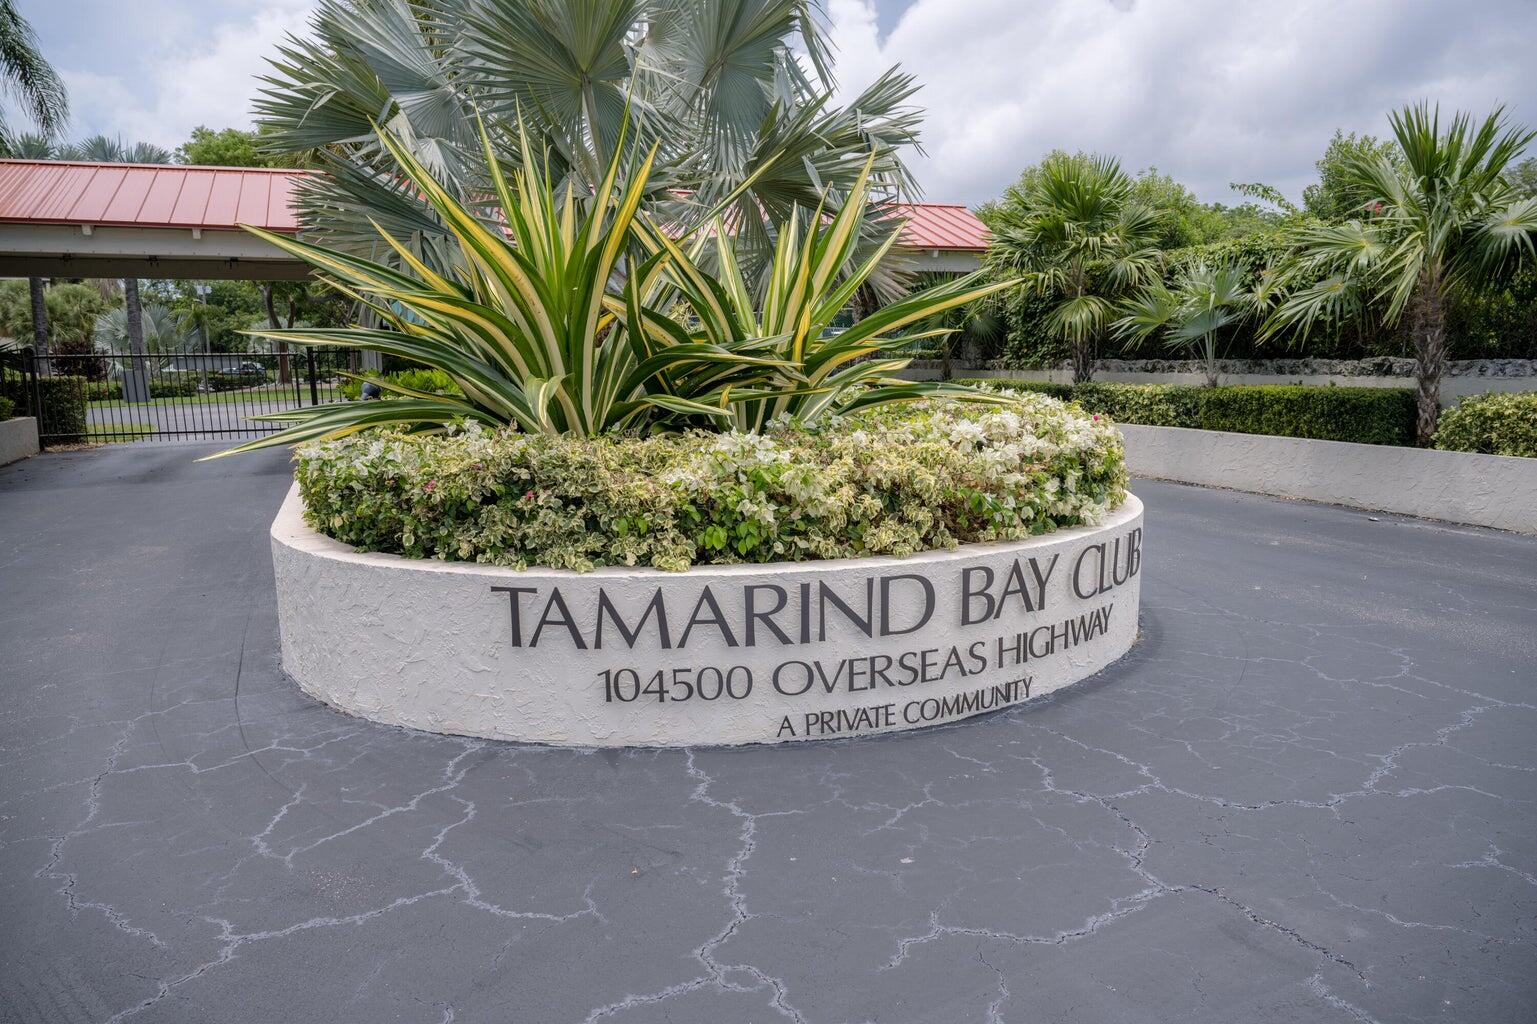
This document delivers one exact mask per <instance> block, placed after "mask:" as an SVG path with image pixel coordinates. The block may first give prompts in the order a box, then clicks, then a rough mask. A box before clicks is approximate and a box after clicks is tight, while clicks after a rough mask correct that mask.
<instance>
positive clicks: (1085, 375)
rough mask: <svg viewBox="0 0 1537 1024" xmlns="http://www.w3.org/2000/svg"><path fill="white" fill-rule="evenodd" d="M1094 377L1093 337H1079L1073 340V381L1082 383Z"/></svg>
mask: <svg viewBox="0 0 1537 1024" xmlns="http://www.w3.org/2000/svg"><path fill="white" fill-rule="evenodd" d="M1093 379H1094V339H1093V338H1081V339H1078V340H1076V341H1074V342H1073V383H1074V384H1083V383H1085V382H1086V381H1090V380H1093Z"/></svg>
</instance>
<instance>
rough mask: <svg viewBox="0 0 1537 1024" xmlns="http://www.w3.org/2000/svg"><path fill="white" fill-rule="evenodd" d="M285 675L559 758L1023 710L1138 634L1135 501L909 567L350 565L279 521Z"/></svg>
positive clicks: (352, 707) (388, 713) (379, 712)
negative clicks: (546, 748) (545, 747)
mask: <svg viewBox="0 0 1537 1024" xmlns="http://www.w3.org/2000/svg"><path fill="white" fill-rule="evenodd" d="M272 555H273V568H274V570H275V573H276V577H277V597H278V616H279V623H280V626H281V630H282V645H283V667H284V669H285V670H286V671H287V672H288V674H289V675H291V676H292V677H293V678H294V679H295V680H296V681H297V682H298V683H299V685H300V686H301V687H303V688H304V690H305V691H306V692H308V693H310V694H311V695H313V696H315V697H318V698H319V699H320V700H323V701H325V702H326V703H328V704H331V705H332V706H334V707H337V708H340V709H341V710H343V711H347V712H350V713H352V714H355V715H359V716H361V717H363V718H368V719H372V720H373V721H376V722H386V723H390V724H393V725H405V726H410V727H412V728H416V729H425V730H428V731H431V732H441V733H455V734H460V735H466V736H483V737H489V738H494V739H506V740H526V741H531V742H536V743H550V744H557V745H563V746H582V747H613V746H687V745H694V744H706V745H732V744H744V743H775V742H783V741H790V740H806V739H827V738H833V737H844V736H850V735H858V734H864V733H873V732H891V731H896V730H902V729H913V728H920V727H923V726H927V725H936V724H939V723H941V722H950V721H954V720H956V719H959V718H965V717H968V716H970V715H974V714H979V713H981V712H984V711H992V710H996V709H998V708H1001V707H1006V706H1009V705H1012V704H1018V703H1020V702H1022V701H1025V700H1028V699H1030V698H1032V697H1039V696H1042V695H1044V694H1047V693H1051V692H1052V691H1054V690H1057V689H1060V688H1061V687H1063V686H1066V685H1068V684H1069V683H1073V682H1077V681H1078V680H1080V679H1083V678H1085V677H1086V676H1089V675H1092V674H1094V673H1095V672H1097V671H1099V670H1100V669H1102V668H1104V667H1105V666H1106V665H1108V664H1110V663H1111V662H1113V661H1115V660H1116V659H1117V658H1119V657H1120V656H1121V655H1122V654H1124V653H1125V652H1126V650H1127V648H1129V647H1130V646H1131V644H1132V641H1133V640H1135V639H1136V635H1137V610H1138V600H1139V595H1140V590H1141V574H1140V569H1141V562H1142V503H1141V502H1140V501H1138V500H1137V499H1136V498H1135V497H1133V496H1130V495H1128V496H1127V499H1126V502H1125V504H1123V505H1122V506H1121V507H1120V508H1119V509H1117V510H1116V511H1115V512H1113V513H1111V514H1110V515H1109V516H1107V517H1106V518H1105V521H1104V522H1103V523H1102V524H1100V525H1099V526H1095V527H1085V528H1079V529H1072V530H1061V531H1058V532H1056V533H1052V534H1048V535H1045V536H1042V537H1035V538H1031V539H1030V540H1026V541H1020V542H1015V543H1009V544H987V545H968V546H965V547H961V548H958V549H956V550H954V551H933V552H925V553H923V554H920V555H915V556H913V557H910V558H859V559H839V560H833V561H821V562H781V563H776V564H770V565H730V566H702V567H699V568H696V569H691V570H689V571H688V572H682V573H674V572H662V571H659V570H655V569H615V568H609V569H600V570H598V571H596V572H590V573H575V572H569V571H564V570H555V569H529V570H525V571H522V572H519V571H517V570H514V569H505V568H498V567H494V566H485V565H475V564H471V563H464V562H439V561H429V560H421V559H408V558H401V557H399V556H396V555H383V554H362V553H359V552H357V551H354V550H353V549H352V548H350V547H348V546H347V545H345V544H341V543H339V542H337V541H334V540H331V539H330V538H328V537H324V536H322V535H320V534H319V533H317V532H315V531H314V530H312V529H310V528H309V527H308V526H307V525H305V523H304V521H303V517H302V507H301V503H300V498H299V494H298V489H297V487H296V488H295V489H294V490H292V491H290V492H289V495H288V499H287V500H286V501H285V502H284V503H283V507H282V508H281V509H280V510H279V512H278V516H277V519H276V520H275V521H274V522H273V524H272Z"/></svg>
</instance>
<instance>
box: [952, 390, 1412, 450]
mask: <svg viewBox="0 0 1537 1024" xmlns="http://www.w3.org/2000/svg"><path fill="white" fill-rule="evenodd" d="M967 383H973V384H994V385H997V386H999V387H1005V388H1010V389H1012V390H1018V391H1034V392H1039V393H1042V394H1048V395H1051V396H1052V397H1053V398H1062V399H1070V400H1072V401H1075V402H1077V403H1078V404H1079V405H1080V406H1082V408H1083V409H1084V411H1085V412H1090V413H1098V414H1100V415H1102V416H1109V417H1110V418H1111V419H1113V420H1118V421H1120V422H1122V423H1140V424H1144V425H1147V426H1153V427H1194V428H1197V429H1200V430H1227V431H1231V432H1233V433H1236V434H1269V435H1272V436H1275V437H1307V438H1313V439H1316V440H1320V441H1354V442H1356V443H1358V444H1386V445H1401V446H1412V445H1413V444H1414V415H1415V396H1414V392H1413V391H1410V390H1408V389H1407V388H1348V387H1346V388H1342V387H1308V386H1304V385H1299V384H1244V385H1232V386H1226V387H1215V388H1213V387H1203V386H1200V385H1192V384H1113V383H1101V382H1095V381H1090V382H1088V383H1085V384H1076V385H1074V384H1049V383H1043V382H1038V381H1023V380H1004V379H999V380H972V381H968V382H967Z"/></svg>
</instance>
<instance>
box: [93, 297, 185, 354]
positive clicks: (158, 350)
mask: <svg viewBox="0 0 1537 1024" xmlns="http://www.w3.org/2000/svg"><path fill="white" fill-rule="evenodd" d="M139 314H140V315H139V327H140V340H141V341H143V343H144V348H143V349H142V352H143V353H145V354H149V355H168V354H170V353H174V352H187V351H191V348H192V341H193V337H192V335H191V333H190V332H189V331H187V330H186V328H185V327H184V326H183V324H182V323H181V322H179V321H178V319H177V317H176V315H175V314H174V313H172V312H171V310H169V309H167V308H166V307H165V306H160V305H148V306H142V307H141V308H140V310H139ZM92 337H93V338H94V340H95V342H96V348H97V350H98V351H101V352H111V353H114V354H116V355H126V354H129V353H131V352H132V351H133V346H132V340H131V339H130V338H129V336H128V310H127V309H125V308H124V307H122V306H117V307H115V308H113V309H109V310H107V311H106V312H105V313H100V314H97V317H96V325H95V327H94V329H93V331H92Z"/></svg>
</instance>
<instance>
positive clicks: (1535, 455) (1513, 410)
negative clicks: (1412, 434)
mask: <svg viewBox="0 0 1537 1024" xmlns="http://www.w3.org/2000/svg"><path fill="white" fill-rule="evenodd" d="M1436 447H1437V448H1444V449H1447V450H1448V451H1454V452H1483V453H1484V454H1485V455H1519V456H1525V457H1526V458H1529V459H1537V393H1533V392H1530V391H1527V392H1520V393H1510V394H1500V393H1499V392H1489V393H1487V394H1483V395H1470V396H1469V397H1467V398H1464V399H1463V400H1462V401H1460V402H1458V403H1457V404H1456V405H1455V406H1453V407H1452V408H1450V409H1447V410H1446V411H1445V412H1443V413H1442V414H1441V422H1440V424H1439V425H1438V427H1437V428H1436Z"/></svg>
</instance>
